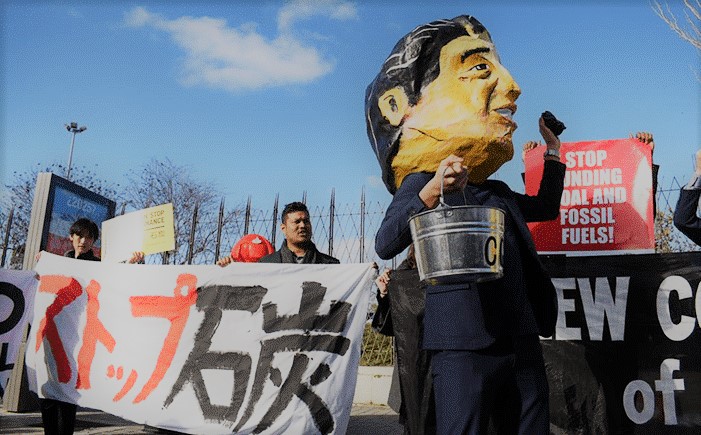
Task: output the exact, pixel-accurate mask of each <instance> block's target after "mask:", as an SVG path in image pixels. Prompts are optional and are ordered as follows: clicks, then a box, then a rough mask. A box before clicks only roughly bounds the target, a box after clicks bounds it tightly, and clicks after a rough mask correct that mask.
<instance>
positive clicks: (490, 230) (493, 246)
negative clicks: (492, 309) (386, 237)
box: [409, 168, 505, 285]
mask: <svg viewBox="0 0 701 435" xmlns="http://www.w3.org/2000/svg"><path fill="white" fill-rule="evenodd" d="M446 171H447V168H446ZM443 176H445V171H444V172H443ZM463 196H464V192H463ZM465 202H467V201H465ZM504 216H505V215H504V211H502V210H501V209H498V208H494V207H486V206H472V205H465V206H458V207H451V206H449V205H447V204H446V203H445V202H444V201H443V179H442V178H441V192H440V203H439V205H438V207H436V208H435V209H433V210H428V211H425V212H422V213H419V214H417V215H414V216H413V217H412V218H411V219H409V228H410V229H411V238H412V240H413V241H414V251H415V255H416V265H417V266H418V269H419V278H420V279H421V280H422V281H425V282H427V283H429V284H433V285H435V284H453V283H470V282H482V281H490V280H493V279H497V278H501V277H502V275H503V274H504V270H503V263H502V257H503V256H504Z"/></svg>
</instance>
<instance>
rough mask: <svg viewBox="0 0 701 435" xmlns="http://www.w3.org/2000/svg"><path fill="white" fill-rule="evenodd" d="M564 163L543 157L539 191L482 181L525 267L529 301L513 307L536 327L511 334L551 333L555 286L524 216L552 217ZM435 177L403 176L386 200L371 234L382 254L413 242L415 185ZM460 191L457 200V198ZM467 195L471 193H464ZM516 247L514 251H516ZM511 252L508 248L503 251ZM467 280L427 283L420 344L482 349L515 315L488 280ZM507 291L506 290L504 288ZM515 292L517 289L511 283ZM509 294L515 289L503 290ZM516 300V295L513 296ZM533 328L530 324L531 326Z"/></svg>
mask: <svg viewBox="0 0 701 435" xmlns="http://www.w3.org/2000/svg"><path fill="white" fill-rule="evenodd" d="M564 175H565V165H564V164H562V163H559V162H554V161H546V162H545V168H544V172H543V179H542V180H541V184H540V189H539V191H538V195H536V196H529V195H523V194H520V193H516V192H513V191H512V190H511V189H510V188H509V187H508V186H507V185H506V184H504V183H503V182H501V181H494V180H487V181H486V182H485V183H483V185H481V186H480V187H482V188H484V189H488V190H490V191H491V192H492V194H493V195H496V196H497V197H498V198H499V199H500V200H501V202H502V203H503V204H504V205H505V208H506V210H504V211H505V212H506V213H507V215H509V216H510V218H511V221H512V222H513V225H514V234H515V239H516V245H517V250H516V251H517V253H518V255H519V257H520V261H521V269H522V272H523V281H522V283H521V285H522V287H525V294H526V297H527V300H526V301H525V304H527V305H528V307H522V306H517V307H516V309H524V310H527V311H528V310H530V311H532V316H531V315H530V314H528V313H527V314H526V315H525V317H524V318H525V319H528V318H529V317H531V318H533V317H534V320H535V324H536V325H537V327H534V326H533V325H527V323H528V322H527V321H526V322H525V323H524V324H522V325H516V328H518V329H517V330H516V331H511V332H509V334H513V335H521V334H530V333H535V332H537V333H538V334H540V335H542V336H550V335H552V334H553V332H554V329H555V322H556V320H557V299H556V294H555V288H554V286H553V285H552V282H551V281H550V278H549V276H548V274H547V273H546V272H545V270H544V268H543V265H542V263H541V262H540V260H539V258H538V254H537V252H536V249H535V245H534V243H533V239H532V238H531V235H530V232H529V230H528V227H527V225H526V222H534V221H543V220H550V219H555V218H557V217H558V215H559V209H560V198H561V196H562V190H563V183H564ZM432 177H433V174H429V173H415V174H410V175H409V176H407V177H406V178H405V179H404V181H403V183H402V185H401V186H400V188H399V189H398V190H397V192H396V193H395V195H394V198H393V199H392V202H391V203H390V205H389V207H388V209H387V212H386V214H385V218H384V220H383V221H382V224H381V226H380V229H379V231H378V233H377V237H376V240H375V249H376V251H377V254H378V255H379V256H380V258H383V259H390V258H392V257H394V256H395V255H398V254H399V253H401V252H402V251H403V250H404V249H405V248H406V247H408V246H409V244H410V243H411V241H412V240H411V232H410V229H409V219H410V218H411V217H412V216H413V215H414V214H416V213H420V212H422V211H425V210H426V208H425V205H424V204H423V202H422V201H421V199H420V198H419V196H418V193H419V191H420V190H421V189H422V188H423V186H425V185H426V183H428V181H429V180H430V179H431V178H432ZM457 197H460V198H459V200H458V199H456V198H457ZM468 197H469V195H468ZM452 198H453V203H451V202H450V201H449V197H448V196H446V202H447V203H448V204H449V205H462V196H461V195H452ZM515 254H516V252H514V254H512V255H515ZM507 255H509V253H507ZM484 287H485V288H482V287H481V286H480V285H477V286H474V285H472V286H471V285H470V284H455V285H437V286H431V285H429V286H427V287H426V292H427V294H426V318H425V319H424V322H425V323H424V324H425V329H424V344H425V346H426V347H427V348H429V349H482V348H485V347H487V346H489V345H491V344H492V343H494V342H495V341H496V339H497V338H499V337H500V336H501V335H503V334H504V333H505V332H504V331H506V330H507V329H505V328H506V327H505V326H504V325H506V324H507V323H508V322H509V321H513V319H511V318H508V315H507V312H506V311H505V310H504V311H502V310H500V304H501V303H502V302H501V300H502V299H508V298H502V295H498V294H494V293H490V289H489V288H488V286H484ZM507 291H508V290H507ZM512 291H513V292H518V291H520V290H519V289H512ZM504 296H508V297H512V296H513V295H511V294H509V295H504ZM514 300H515V301H517V302H518V303H520V302H519V301H520V299H518V298H515V299H514ZM532 329H533V330H532Z"/></svg>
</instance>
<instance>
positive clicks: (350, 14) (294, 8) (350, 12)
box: [277, 0, 358, 33]
mask: <svg viewBox="0 0 701 435" xmlns="http://www.w3.org/2000/svg"><path fill="white" fill-rule="evenodd" d="M315 15H321V16H327V17H330V18H333V19H336V20H349V19H353V18H357V16H358V14H357V11H356V9H355V5H354V4H353V3H350V2H345V1H341V0H291V1H288V2H287V3H285V6H283V7H282V8H281V9H280V11H279V12H278V14H277V23H278V30H280V32H282V33H286V32H289V31H290V29H291V28H292V26H293V25H294V23H295V22H296V21H300V20H303V19H307V18H310V17H313V16H315Z"/></svg>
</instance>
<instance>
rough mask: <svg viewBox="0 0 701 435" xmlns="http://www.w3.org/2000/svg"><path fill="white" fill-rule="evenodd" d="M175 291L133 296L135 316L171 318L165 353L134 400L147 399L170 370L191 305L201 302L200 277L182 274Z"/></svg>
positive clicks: (159, 357) (164, 347) (164, 344)
mask: <svg viewBox="0 0 701 435" xmlns="http://www.w3.org/2000/svg"><path fill="white" fill-rule="evenodd" d="M183 290H184V291H183ZM173 293H174V296H172V297H171V296H132V297H130V298H129V301H130V302H131V313H132V315H133V316H134V317H163V318H165V319H168V321H170V329H169V330H168V334H167V335H166V338H165V340H164V342H163V348H162V349H161V353H160V354H159V355H158V361H157V362H156V367H155V369H154V371H153V373H152V374H151V377H150V378H149V380H148V381H147V382H146V385H144V387H143V388H142V389H141V392H140V393H139V394H138V395H137V396H136V398H135V399H134V403H138V402H141V401H142V400H144V399H146V398H147V397H148V395H149V394H151V392H152V391H153V390H154V389H155V388H156V387H157V386H158V384H159V383H160V382H161V380H162V379H163V376H165V374H166V371H168V368H169V367H170V363H171V362H172V361H173V357H174V356H175V351H176V350H177V348H178V343H179V342H180V337H181V335H182V333H183V330H184V329H185V324H186V323H187V319H188V317H189V315H190V307H191V306H193V305H194V304H195V302H197V277H196V276H195V275H191V274H187V273H184V274H181V275H179V276H178V278H177V281H176V286H175V290H174V291H173ZM183 293H185V294H183Z"/></svg>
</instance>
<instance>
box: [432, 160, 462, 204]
mask: <svg viewBox="0 0 701 435" xmlns="http://www.w3.org/2000/svg"><path fill="white" fill-rule="evenodd" d="M448 168H450V166H447V167H446V168H445V169H443V173H442V174H441V196H440V198H439V200H438V208H446V207H447V208H450V206H449V205H448V204H446V203H445V200H444V196H443V181H444V180H445V173H446V172H447V171H448ZM462 200H463V202H464V203H465V205H467V198H466V197H465V189H463V190H462Z"/></svg>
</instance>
